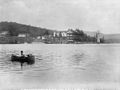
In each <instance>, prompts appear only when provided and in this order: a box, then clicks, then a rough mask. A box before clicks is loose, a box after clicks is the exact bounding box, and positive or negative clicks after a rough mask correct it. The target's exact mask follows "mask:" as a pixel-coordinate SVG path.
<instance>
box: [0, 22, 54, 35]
mask: <svg viewBox="0 0 120 90" xmlns="http://www.w3.org/2000/svg"><path fill="white" fill-rule="evenodd" d="M2 31H8V32H9V34H10V36H17V35H18V34H20V33H27V34H30V35H31V36H33V37H36V36H39V35H44V34H45V33H49V34H52V33H53V31H52V30H49V29H45V28H40V27H34V26H30V25H24V24H18V23H15V22H0V32H2Z"/></svg>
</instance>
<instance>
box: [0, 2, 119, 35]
mask: <svg viewBox="0 0 120 90" xmlns="http://www.w3.org/2000/svg"><path fill="white" fill-rule="evenodd" d="M119 11H120V1H119V0H51V1H50V0H0V22H1V21H9V22H17V23H22V24H27V25H32V26H37V27H42V28H47V29H52V30H59V31H64V30H67V29H69V28H72V29H76V28H79V29H82V30H84V31H98V30H99V31H100V32H101V33H105V34H114V33H120V30H119V29H120V25H119V24H120V12H119Z"/></svg>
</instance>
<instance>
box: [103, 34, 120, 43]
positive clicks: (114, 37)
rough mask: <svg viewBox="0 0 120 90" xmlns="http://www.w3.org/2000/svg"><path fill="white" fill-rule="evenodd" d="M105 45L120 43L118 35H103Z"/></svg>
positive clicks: (119, 35)
mask: <svg viewBox="0 0 120 90" xmlns="http://www.w3.org/2000/svg"><path fill="white" fill-rule="evenodd" d="M104 39H105V42H106V43H120V34H104Z"/></svg>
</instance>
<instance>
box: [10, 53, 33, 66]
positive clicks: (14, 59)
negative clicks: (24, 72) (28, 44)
mask: <svg viewBox="0 0 120 90" xmlns="http://www.w3.org/2000/svg"><path fill="white" fill-rule="evenodd" d="M11 61H12V62H20V63H21V66H22V65H23V63H27V64H29V65H31V64H34V63H35V57H34V56H33V55H32V54H28V55H27V56H24V55H23V56H17V55H14V54H12V56H11Z"/></svg>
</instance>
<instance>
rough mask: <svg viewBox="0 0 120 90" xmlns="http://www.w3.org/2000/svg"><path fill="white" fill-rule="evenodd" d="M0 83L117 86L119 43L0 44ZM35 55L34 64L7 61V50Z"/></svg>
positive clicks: (8, 85) (7, 85) (6, 85)
mask: <svg viewBox="0 0 120 90" xmlns="http://www.w3.org/2000/svg"><path fill="white" fill-rule="evenodd" d="M0 49H1V50H0V87H2V88H4V89H5V88H61V87H85V86H87V87H94V86H96V85H98V87H99V86H101V87H102V86H107V85H108V86H109V85H112V86H114V87H118V86H119V83H120V45H119V44H109V45H107V44H102V45H101V44H21V45H0ZM21 50H23V51H24V53H25V54H29V53H31V54H33V55H35V58H36V59H35V64H34V65H26V64H24V66H23V69H22V70H21V67H20V64H19V63H12V62H10V61H9V60H10V56H11V54H20V51H21Z"/></svg>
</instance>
